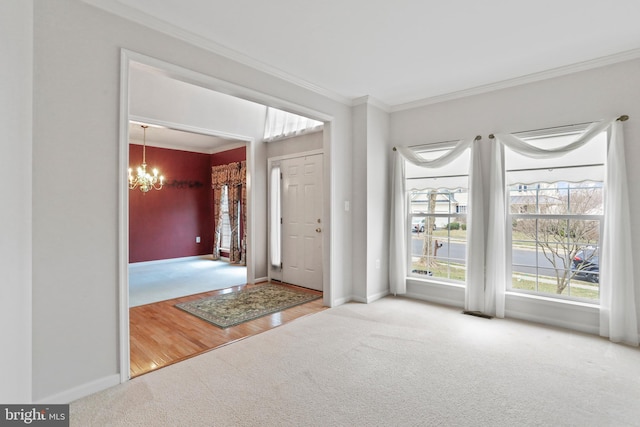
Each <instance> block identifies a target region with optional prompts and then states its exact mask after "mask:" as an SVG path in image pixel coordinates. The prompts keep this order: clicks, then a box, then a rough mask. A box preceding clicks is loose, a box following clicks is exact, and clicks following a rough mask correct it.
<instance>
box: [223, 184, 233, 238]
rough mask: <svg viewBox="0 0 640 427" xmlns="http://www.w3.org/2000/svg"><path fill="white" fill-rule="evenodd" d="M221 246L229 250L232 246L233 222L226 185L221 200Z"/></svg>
mask: <svg viewBox="0 0 640 427" xmlns="http://www.w3.org/2000/svg"><path fill="white" fill-rule="evenodd" d="M220 221H221V222H220V224H221V232H220V247H221V248H222V249H226V250H229V247H230V246H231V223H230V221H229V194H228V188H227V186H226V185H225V186H224V187H222V200H221V202H220Z"/></svg>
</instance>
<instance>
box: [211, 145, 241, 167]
mask: <svg viewBox="0 0 640 427" xmlns="http://www.w3.org/2000/svg"><path fill="white" fill-rule="evenodd" d="M244 160H247V148H246V147H240V148H234V149H233V150H227V151H222V152H220V153H214V154H212V155H211V166H220V165H227V164H229V163H233V162H242V161H244Z"/></svg>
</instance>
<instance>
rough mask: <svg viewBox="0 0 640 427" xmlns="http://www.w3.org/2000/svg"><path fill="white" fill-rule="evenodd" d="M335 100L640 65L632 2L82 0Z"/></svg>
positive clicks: (463, 90)
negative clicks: (627, 62) (629, 63)
mask: <svg viewBox="0 0 640 427" xmlns="http://www.w3.org/2000/svg"><path fill="white" fill-rule="evenodd" d="M85 1H87V2H88V3H91V4H94V5H96V6H98V7H101V8H104V9H107V10H110V11H112V12H114V13H117V14H119V15H122V16H125V17H128V18H129V19H133V20H135V21H137V22H139V23H143V24H145V25H149V26H151V27H153V28H156V29H162V30H164V31H166V32H168V33H170V34H173V35H175V36H178V37H181V38H183V39H185V40H188V41H190V42H192V43H196V44H199V45H201V46H203V47H206V48H208V49H210V50H213V51H216V52H218V53H221V54H224V55H226V56H228V57H231V58H233V59H236V60H239V61H241V62H243V63H245V64H248V65H251V66H254V67H256V68H258V69H261V70H264V71H267V72H270V73H272V74H275V75H278V76H280V77H284V78H286V79H288V80H291V81H294V82H297V83H300V84H304V85H305V86H307V87H312V88H314V89H315V90H317V91H318V92H321V93H324V94H327V95H329V96H332V97H333V98H334V99H339V100H346V101H351V100H353V99H355V98H359V97H362V96H370V97H372V98H373V99H376V100H379V101H381V102H382V103H384V104H386V105H387V106H389V107H392V108H394V107H399V106H403V105H405V106H406V105H408V104H410V103H416V102H421V100H429V99H431V100H437V99H444V98H446V97H452V96H457V95H462V94H469V93H474V91H475V92H478V91H483V90H487V89H489V88H496V87H503V86H509V85H513V84H516V83H521V82H524V81H531V80H536V79H540V78H545V77H549V76H552V75H559V74H566V73H568V72H570V71H575V70H579V69H586V68H591V67H594V66H598V65H604V64H606V63H612V62H617V61H621V60H625V59H632V58H636V57H640V25H639V24H638V18H639V17H640V1H637V0H616V1H615V2H610V1H604V0H537V1H526V2H525V1H513V0H512V1H509V0H483V1H478V0H457V1H455V0H452V1H445V0H393V1H391V0H324V1H313V2H311V1H308V0H269V1H256V0H254V1H250V0H234V1H226V0H99V1H98V0H85Z"/></svg>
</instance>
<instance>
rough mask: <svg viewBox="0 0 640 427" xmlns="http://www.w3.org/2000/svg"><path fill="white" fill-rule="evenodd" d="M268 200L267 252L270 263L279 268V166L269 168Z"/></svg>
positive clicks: (280, 260) (280, 248)
mask: <svg viewBox="0 0 640 427" xmlns="http://www.w3.org/2000/svg"><path fill="white" fill-rule="evenodd" d="M270 181H271V182H270V183H269V184H270V192H269V194H270V200H269V254H270V257H271V265H272V266H273V267H275V268H280V263H281V262H282V256H281V250H282V247H281V241H282V238H281V227H282V226H281V224H280V217H281V214H280V204H281V201H280V166H274V167H273V168H272V169H271V177H270Z"/></svg>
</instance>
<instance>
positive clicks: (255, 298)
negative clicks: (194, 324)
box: [175, 283, 321, 328]
mask: <svg viewBox="0 0 640 427" xmlns="http://www.w3.org/2000/svg"><path fill="white" fill-rule="evenodd" d="M319 298H321V295H318V294H315V293H311V292H305V291H302V290H297V289H293V288H289V287H286V286H281V285H276V284H273V283H269V284H266V285H261V286H256V287H254V288H249V289H241V290H239V291H236V292H232V293H229V294H222V295H215V296H212V297H207V298H203V299H200V300H195V301H189V302H183V303H179V304H176V305H175V306H176V307H178V308H179V309H181V310H184V311H186V312H187V313H189V314H193V315H194V316H197V317H199V318H201V319H203V320H206V321H207V322H209V323H213V324H214V325H216V326H218V327H220V328H228V327H231V326H235V325H239V324H240V323H244V322H248V321H249V320H253V319H257V318H258V317H262V316H266V315H268V314H271V313H276V312H278V311H282V310H285V309H287V308H290V307H294V306H296V305H300V304H304V303H306V302H310V301H313V300H316V299H319Z"/></svg>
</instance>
